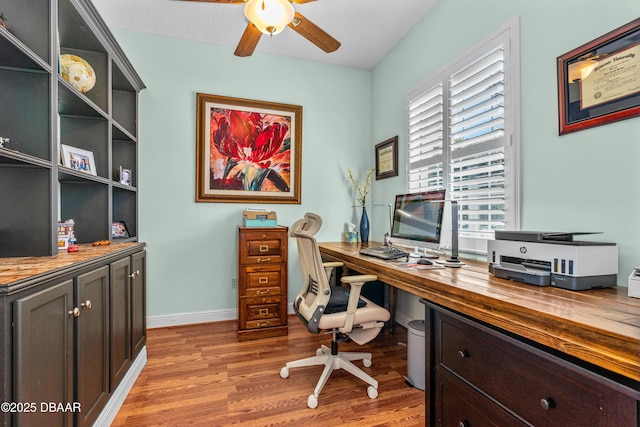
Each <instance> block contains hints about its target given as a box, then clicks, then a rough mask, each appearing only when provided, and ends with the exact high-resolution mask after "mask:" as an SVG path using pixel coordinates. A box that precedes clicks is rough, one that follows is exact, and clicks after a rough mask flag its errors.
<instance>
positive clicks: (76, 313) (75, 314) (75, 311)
mask: <svg viewBox="0 0 640 427" xmlns="http://www.w3.org/2000/svg"><path fill="white" fill-rule="evenodd" d="M67 314H68V315H69V316H73V317H80V309H79V308H78V307H74V308H73V310H70V311H68V312H67Z"/></svg>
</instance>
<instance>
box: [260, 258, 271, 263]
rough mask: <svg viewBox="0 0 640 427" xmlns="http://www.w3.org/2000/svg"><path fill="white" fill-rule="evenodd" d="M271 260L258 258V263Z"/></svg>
mask: <svg viewBox="0 0 640 427" xmlns="http://www.w3.org/2000/svg"><path fill="white" fill-rule="evenodd" d="M269 261H271V258H258V262H269Z"/></svg>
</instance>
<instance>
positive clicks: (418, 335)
mask: <svg viewBox="0 0 640 427" xmlns="http://www.w3.org/2000/svg"><path fill="white" fill-rule="evenodd" d="M407 331H408V333H407V377H408V378H407V381H409V382H410V383H411V385H413V386H414V387H415V388H418V389H420V390H424V386H425V384H424V383H425V376H424V368H425V367H424V363H425V362H424V334H425V325H424V320H412V321H411V322H409V327H408V330H407Z"/></svg>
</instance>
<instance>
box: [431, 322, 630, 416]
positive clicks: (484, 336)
mask: <svg viewBox="0 0 640 427" xmlns="http://www.w3.org/2000/svg"><path fill="white" fill-rule="evenodd" d="M436 313H437V314H436V323H435V325H436V329H435V333H436V365H439V366H441V367H442V368H444V369H447V370H448V371H450V372H452V373H453V374H455V375H457V376H458V377H459V378H461V379H463V380H465V381H467V382H468V383H470V384H471V385H472V386H474V387H476V388H477V389H479V390H481V391H482V392H483V393H485V394H486V395H487V396H491V397H492V398H493V399H495V400H496V401H498V402H500V403H501V404H502V405H504V406H506V407H508V408H509V409H511V410H512V411H513V412H515V413H516V414H518V415H519V416H520V417H522V418H523V419H525V420H526V421H528V422H530V423H532V424H534V425H536V426H538V427H540V426H559V425H575V426H578V425H580V426H587V425H588V426H616V427H620V426H636V425H637V408H636V401H635V400H634V399H632V398H630V397H628V396H626V395H623V394H622V393H620V392H618V391H616V390H613V389H612V388H610V387H609V386H608V384H607V383H606V382H604V381H603V382H599V381H596V380H595V379H594V377H593V376H590V377H587V376H585V375H583V374H581V371H580V370H579V369H578V368H575V367H574V368H571V365H570V364H569V363H567V362H565V361H563V360H561V359H557V358H555V357H553V356H550V355H546V356H545V357H542V355H541V353H539V352H537V351H535V349H533V348H532V347H529V346H528V345H526V344H524V343H518V344H517V345H516V343H514V342H513V341H511V340H508V339H506V337H502V336H500V335H498V334H497V333H496V332H495V331H494V332H489V330H488V329H486V328H484V327H481V326H479V325H477V324H475V323H472V322H471V321H469V320H467V319H464V318H458V317H455V318H454V317H452V316H449V315H447V314H445V313H442V312H436Z"/></svg>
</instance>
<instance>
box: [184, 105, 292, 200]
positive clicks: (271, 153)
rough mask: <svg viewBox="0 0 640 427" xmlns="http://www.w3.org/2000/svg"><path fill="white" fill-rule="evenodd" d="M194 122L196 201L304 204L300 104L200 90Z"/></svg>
mask: <svg viewBox="0 0 640 427" xmlns="http://www.w3.org/2000/svg"><path fill="white" fill-rule="evenodd" d="M196 121H197V123H196V143H197V147H196V202H227V203H289V204H300V203H301V188H300V181H301V180H300V177H301V175H300V174H301V166H302V165H301V159H302V152H301V150H302V107H301V106H298V105H288V104H277V103H274V102H265V101H253V100H248V99H241V98H230V97H225V96H217V95H207V94H203V93H198V95H197V120H196Z"/></svg>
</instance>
